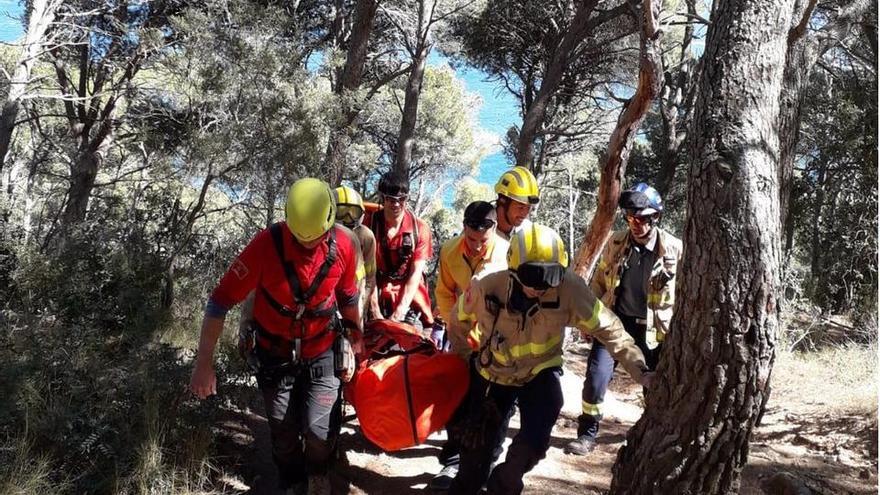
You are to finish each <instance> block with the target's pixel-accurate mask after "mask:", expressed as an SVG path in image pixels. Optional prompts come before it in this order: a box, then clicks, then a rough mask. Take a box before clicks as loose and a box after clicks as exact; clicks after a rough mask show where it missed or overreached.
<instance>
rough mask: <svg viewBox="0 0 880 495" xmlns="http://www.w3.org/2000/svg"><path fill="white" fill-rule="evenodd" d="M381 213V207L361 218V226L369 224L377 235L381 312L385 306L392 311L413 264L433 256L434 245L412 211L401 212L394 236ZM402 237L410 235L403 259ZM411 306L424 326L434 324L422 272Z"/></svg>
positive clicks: (427, 227)
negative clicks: (409, 253) (407, 249)
mask: <svg viewBox="0 0 880 495" xmlns="http://www.w3.org/2000/svg"><path fill="white" fill-rule="evenodd" d="M382 215H383V212H382V210H378V211H376V212H370V215H369V217H368V218H366V217H365V218H364V225H369V226H371V230H372V231H373V234H374V235H375V236H376V288H377V290H378V291H379V306H380V307H382V308H383V311H386V310H387V309H386V308H390V311H394V308H395V307H396V306H397V303H398V301H400V297H401V295H402V294H403V287H404V285H406V279H407V278H409V275H410V273H412V266H413V263H415V262H416V261H419V260H424V261H426V262H427V261H429V260H430V259H431V257H433V256H434V247H433V243H432V240H431V228H430V227H429V226H428V224H427V223H425V222H424V221H423V220H422V219H421V218H418V217H416V216H415V215H414V214H413V213H412V212H411V211H409V210H407V211H406V212H405V213H404V215H403V220H402V221H401V225H400V228H399V229H398V230H397V232H396V233H395V235H394V237H389V236H388V235H387V228H386V226H385V222H384V217H381V216H382ZM379 217H381V218H379ZM405 237H409V239H411V240H412V243H413V244H412V255H410V256H409V257H406V258H404V257H403V256H402V254H401V247H402V246H403V245H404V238H405ZM410 306H411V307H412V308H413V309H415V310H418V311H420V312H421V313H422V314H421V320H422V324H423V325H431V324H433V323H434V316H433V312H432V311H431V296H430V295H429V292H428V285H427V283H426V282H425V277H424V275H422V276H421V279H420V281H419V287H418V289H417V290H416V293H415V295H414V296H413V300H412V304H411V305H410ZM385 316H386V317H387V316H390V315H385Z"/></svg>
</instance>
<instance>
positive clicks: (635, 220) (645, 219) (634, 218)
mask: <svg viewBox="0 0 880 495" xmlns="http://www.w3.org/2000/svg"><path fill="white" fill-rule="evenodd" d="M626 221H627V222H631V223H637V224H640V225H644V224H646V223H650V222H651V215H647V216H644V217H637V216H635V215H630V214H629V213H627V214H626Z"/></svg>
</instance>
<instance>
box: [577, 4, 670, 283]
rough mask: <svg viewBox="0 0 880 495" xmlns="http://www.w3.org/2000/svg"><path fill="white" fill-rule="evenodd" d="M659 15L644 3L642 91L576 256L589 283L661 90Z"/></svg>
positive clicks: (618, 131)
mask: <svg viewBox="0 0 880 495" xmlns="http://www.w3.org/2000/svg"><path fill="white" fill-rule="evenodd" d="M659 14H660V3H659V2H657V1H656V0H645V1H644V2H642V15H641V18H640V20H639V23H640V30H639V32H640V42H639V46H640V51H641V55H640V57H639V83H638V87H637V88H636V92H635V94H634V95H633V97H632V98H631V99H630V100H629V102H627V104H626V105H624V107H623V110H622V111H621V112H620V116H619V117H618V119H617V125H616V126H615V128H614V131H613V132H612V133H611V138H610V140H609V142H608V148H607V151H606V153H605V159H604V163H603V165H602V176H601V178H600V179H599V194H598V196H597V198H596V200H597V202H598V206H597V208H596V214H595V215H594V216H593V220H592V221H591V222H590V226H589V227H588V229H587V231H586V233H585V234H584V241H583V242H582V243H581V245H580V247H579V248H578V250H577V254H576V255H575V264H574V271H575V273H577V274H578V275H580V276H581V277H583V278H584V279H586V280H589V278H590V274H591V273H592V271H593V267H594V266H595V265H596V261H597V260H598V259H599V254H600V253H601V251H602V246H604V245H605V242H606V241H607V240H608V236H609V235H611V227H612V225H613V224H614V213H615V212H616V211H617V198H618V197H619V196H620V184H621V182H622V181H623V175H624V173H625V172H626V164H627V161H628V160H629V153H630V150H632V144H633V141H634V140H635V137H636V131H637V130H638V129H639V126H640V125H641V123H642V120H644V118H645V115H647V113H648V109H649V108H650V107H651V102H652V101H653V100H654V98H655V97H656V96H657V92H658V91H659V90H660V81H659V77H660V76H659V75H660V73H661V70H660V69H661V64H662V63H661V59H660V56H661V55H660V54H661V46H660V22H659Z"/></svg>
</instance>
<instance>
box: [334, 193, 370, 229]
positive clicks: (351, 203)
mask: <svg viewBox="0 0 880 495" xmlns="http://www.w3.org/2000/svg"><path fill="white" fill-rule="evenodd" d="M363 216H364V200H363V198H361V195H360V194H358V192H357V191H355V190H354V189H353V188H351V187H348V186H339V187H337V188H336V221H338V222H340V223H342V225H345V226H346V227H348V228H354V227H356V226H357V224H358V223H360V221H361V218H363Z"/></svg>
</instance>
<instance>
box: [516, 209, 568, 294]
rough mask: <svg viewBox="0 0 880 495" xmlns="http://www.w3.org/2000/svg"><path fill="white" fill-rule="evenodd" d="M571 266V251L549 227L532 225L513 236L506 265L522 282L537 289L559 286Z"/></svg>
mask: <svg viewBox="0 0 880 495" xmlns="http://www.w3.org/2000/svg"><path fill="white" fill-rule="evenodd" d="M567 267H568V252H566V250H565V244H564V243H563V242H562V238H561V237H559V234H558V233H556V231H555V230H553V229H551V228H550V227H547V226H544V225H540V224H531V225H530V226H529V227H527V228H524V229H521V230H518V231H517V232H516V234H514V236H513V237H512V238H511V239H510V248H509V249H508V250H507V268H508V269H509V270H511V271H512V272H513V273H514V276H515V277H516V278H517V280H519V282H520V283H521V284H522V285H523V286H525V287H529V288H532V289H535V290H539V291H541V290H547V289H550V288H552V287H558V286H559V284H561V283H562V279H563V277H564V276H565V269H566V268H567Z"/></svg>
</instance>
